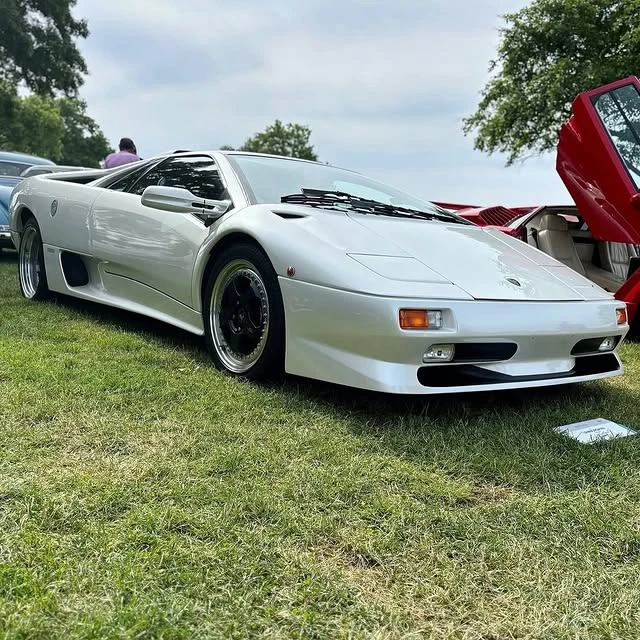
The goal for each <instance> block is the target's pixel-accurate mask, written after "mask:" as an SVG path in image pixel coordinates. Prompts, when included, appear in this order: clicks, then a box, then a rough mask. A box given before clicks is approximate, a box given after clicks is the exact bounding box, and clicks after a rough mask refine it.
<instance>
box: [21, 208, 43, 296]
mask: <svg viewBox="0 0 640 640" xmlns="http://www.w3.org/2000/svg"><path fill="white" fill-rule="evenodd" d="M18 281H19V283H20V292H21V293H22V295H23V296H24V297H25V298H27V299H28V300H45V299H47V298H49V297H50V296H51V292H50V291H49V286H48V284H47V274H46V272H45V268H44V249H43V247H42V236H41V235H40V227H38V223H37V222H36V220H35V218H29V219H28V220H27V222H26V224H25V225H24V229H23V230H22V237H21V239H20V249H19V252H18Z"/></svg>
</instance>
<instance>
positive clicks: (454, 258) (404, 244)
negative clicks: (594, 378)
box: [348, 213, 611, 301]
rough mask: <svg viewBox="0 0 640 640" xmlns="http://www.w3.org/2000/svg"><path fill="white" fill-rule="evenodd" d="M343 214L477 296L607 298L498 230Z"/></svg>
mask: <svg viewBox="0 0 640 640" xmlns="http://www.w3.org/2000/svg"><path fill="white" fill-rule="evenodd" d="M348 215H349V217H350V218H351V219H352V220H353V221H354V222H356V223H357V224H359V225H361V226H363V227H366V228H367V229H368V230H369V231H370V232H373V233H375V234H376V235H378V236H380V237H381V238H384V240H385V241H386V243H388V245H389V248H390V250H391V252H392V253H394V255H398V256H401V255H403V254H404V255H406V254H409V255H410V256H412V257H413V258H415V259H417V260H419V261H420V262H422V263H423V264H424V265H425V266H427V267H428V268H430V269H432V270H433V271H435V272H437V273H438V274H439V275H440V276H442V277H443V278H444V279H446V280H448V281H449V282H451V283H452V284H455V285H456V286H457V287H459V288H460V289H462V290H463V291H465V292H466V293H468V294H469V295H470V296H472V297H473V298H475V299H477V300H547V301H559V300H567V301H569V300H593V299H606V298H610V297H611V296H610V295H609V294H608V293H606V292H605V291H604V290H602V289H600V288H599V287H597V286H596V285H594V284H593V283H592V282H591V281H590V280H587V279H586V278H583V277H582V276H581V275H579V274H578V273H576V272H575V271H573V270H572V269H569V268H568V267H566V266H565V265H563V264H561V263H559V262H557V261H556V260H554V259H553V258H551V257H549V256H548V255H546V254H544V253H542V252H541V251H538V250H537V249H534V248H533V247H530V246H529V245H527V244H525V243H524V242H522V241H521V240H517V239H515V238H511V237H510V236H508V235H506V234H504V233H501V232H499V231H495V230H491V229H483V228H481V227H476V226H474V225H463V224H447V223H441V222H426V221H423V220H415V219H414V220H411V219H409V220H401V219H398V218H391V217H384V216H373V215H368V214H357V213H350V214H348Z"/></svg>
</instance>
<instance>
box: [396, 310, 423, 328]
mask: <svg viewBox="0 0 640 640" xmlns="http://www.w3.org/2000/svg"><path fill="white" fill-rule="evenodd" d="M400 328H401V329H428V328H429V315H428V314H427V310H426V309H400Z"/></svg>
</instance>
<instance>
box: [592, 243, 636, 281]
mask: <svg viewBox="0 0 640 640" xmlns="http://www.w3.org/2000/svg"><path fill="white" fill-rule="evenodd" d="M598 256H599V258H600V264H601V265H602V269H599V268H598V267H595V266H590V265H586V271H587V278H589V279H590V280H593V281H594V282H595V283H596V284H598V285H600V286H601V287H602V288H603V289H606V290H607V291H612V292H613V291H617V290H618V289H619V288H620V287H621V286H622V284H623V283H624V281H625V280H626V279H627V272H628V270H629V261H630V260H631V258H635V257H637V256H638V251H637V250H636V247H635V246H634V245H632V244H624V243H623V242H598Z"/></svg>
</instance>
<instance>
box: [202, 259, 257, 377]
mask: <svg viewBox="0 0 640 640" xmlns="http://www.w3.org/2000/svg"><path fill="white" fill-rule="evenodd" d="M209 314H210V316H209V320H210V326H211V336H212V340H213V346H214V348H215V350H216V354H217V356H218V358H219V359H220V361H221V362H222V364H223V365H224V366H225V367H226V368H227V369H228V370H229V371H231V372H233V373H239V374H242V373H246V372H247V371H248V370H249V369H251V367H252V366H253V365H254V364H255V363H256V362H257V361H258V360H259V358H260V356H261V355H262V353H263V351H264V348H265V345H266V343H267V337H268V336H269V298H268V295H267V288H266V286H265V284H264V281H263V279H262V276H261V275H260V272H259V271H258V269H256V267H255V266H254V265H253V264H252V263H251V262H249V261H248V260H243V259H236V260H232V261H231V262H229V263H227V264H226V265H225V266H224V267H223V269H222V270H221V271H220V273H219V274H218V277H217V278H216V281H215V283H214V285H213V291H212V293H211V306H210V309H209Z"/></svg>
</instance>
